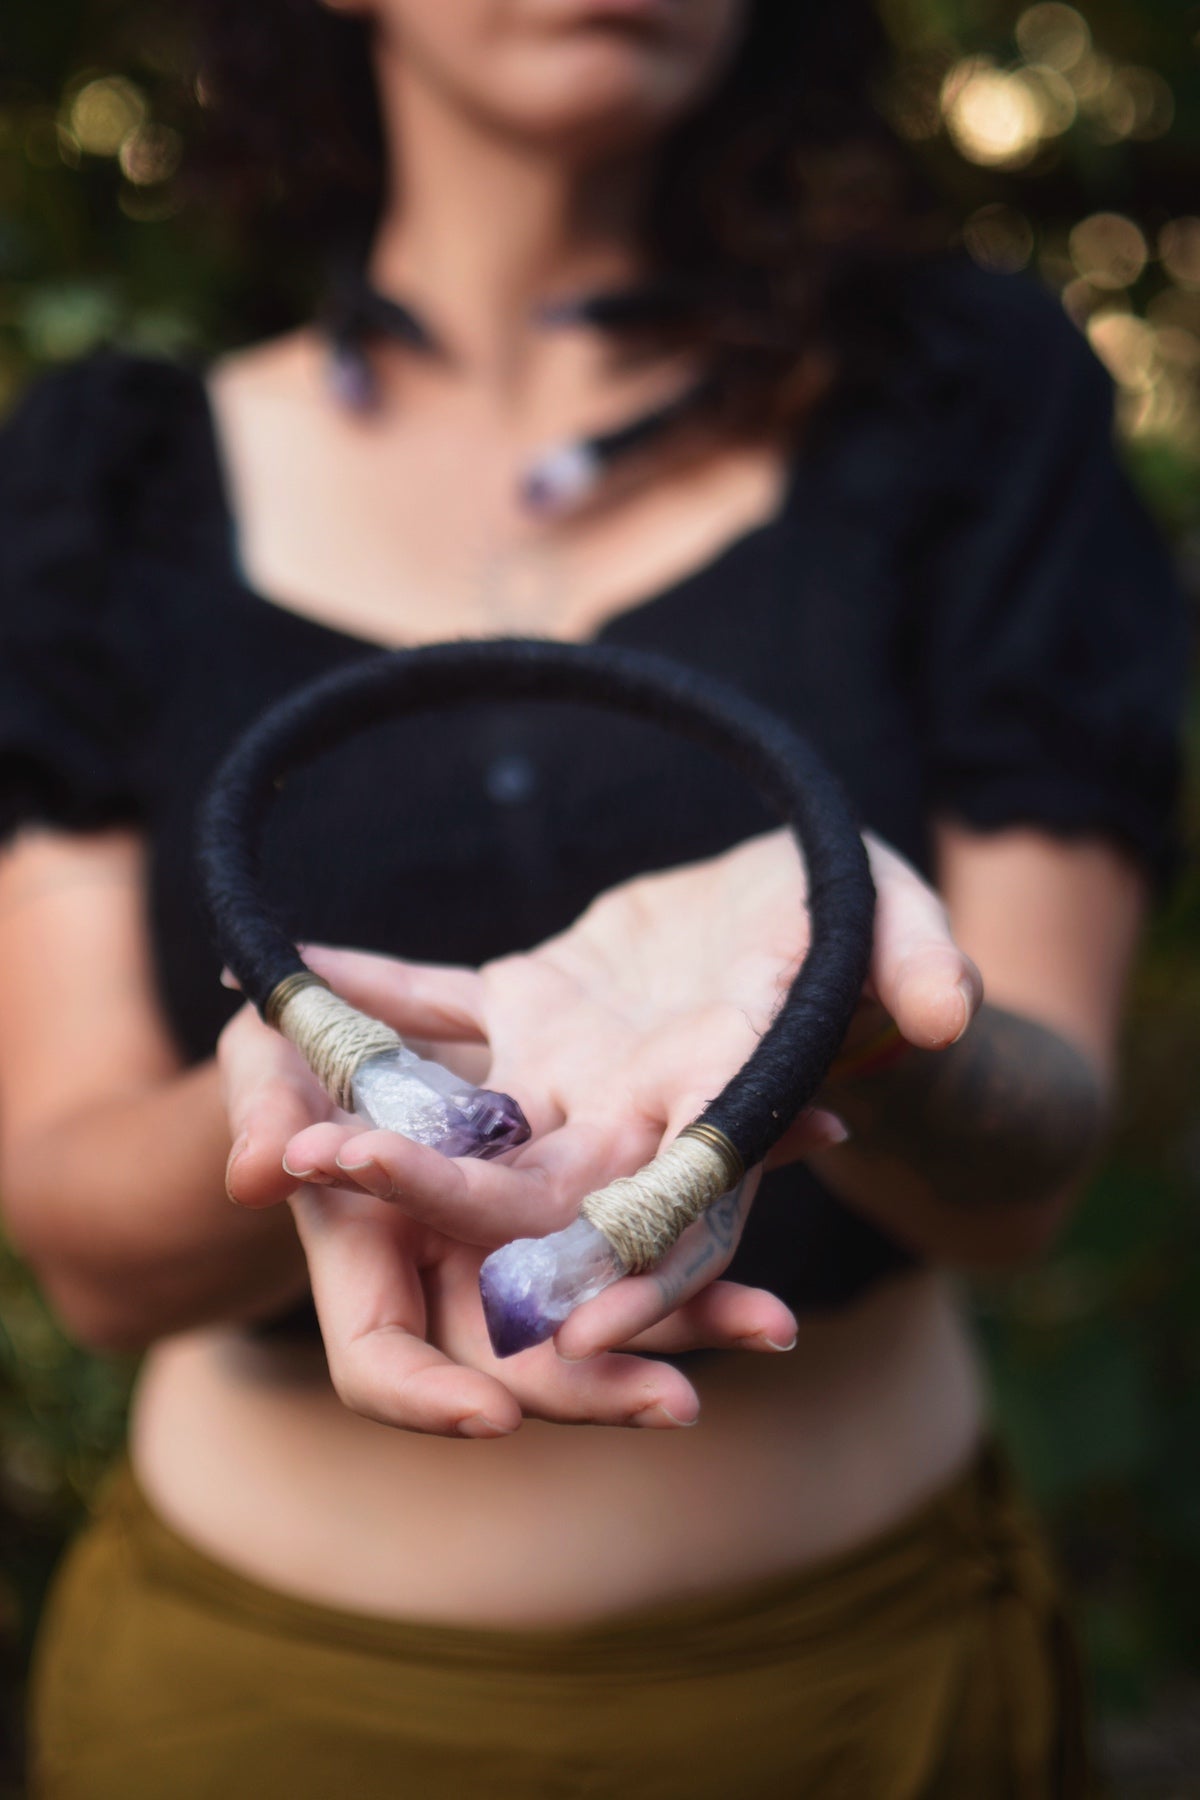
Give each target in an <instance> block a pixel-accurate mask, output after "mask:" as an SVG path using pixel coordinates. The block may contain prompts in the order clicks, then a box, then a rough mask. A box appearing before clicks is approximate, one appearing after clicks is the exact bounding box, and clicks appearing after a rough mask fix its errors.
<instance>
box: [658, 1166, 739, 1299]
mask: <svg viewBox="0 0 1200 1800" xmlns="http://www.w3.org/2000/svg"><path fill="white" fill-rule="evenodd" d="M747 1180H748V1177H747V1176H745V1175H743V1176H742V1179H741V1180H740V1181H739V1182H738V1184H737V1186H736V1187H734V1188H730V1190H729V1192H728V1193H727V1194H722V1195H721V1197H720V1199H719V1200H714V1201H713V1203H712V1205H711V1206H710V1207H709V1209H708V1211H707V1212H706V1213H705V1214H704V1215H703V1217H702V1218H700V1219H698V1220H697V1221H696V1227H695V1229H696V1230H697V1233H698V1236H697V1242H696V1246H695V1249H694V1250H693V1252H692V1254H691V1255H690V1256H689V1257H688V1258H687V1260H686V1262H685V1261H684V1260H683V1259H682V1258H680V1260H679V1266H678V1267H677V1268H676V1267H671V1266H668V1267H667V1268H666V1269H659V1270H655V1271H654V1280H655V1282H656V1284H657V1286H658V1291H659V1293H660V1294H661V1295H662V1298H663V1303H664V1305H667V1306H674V1305H675V1304H676V1302H677V1301H678V1299H679V1297H680V1295H681V1294H683V1293H684V1292H685V1291H686V1290H687V1289H688V1288H690V1287H692V1286H693V1285H694V1284H695V1282H696V1281H697V1279H698V1278H699V1277H700V1276H702V1275H704V1274H705V1272H706V1270H709V1269H711V1271H712V1274H711V1276H710V1277H709V1279H710V1280H715V1279H716V1277H717V1276H718V1275H719V1274H720V1273H721V1270H722V1269H723V1268H724V1267H725V1265H726V1264H727V1263H728V1261H729V1259H730V1257H731V1256H732V1254H733V1250H734V1247H735V1246H736V1244H737V1241H738V1237H739V1235H740V1232H741V1228H742V1224H743V1222H744V1219H745V1214H746V1212H747V1210H748V1208H749V1200H748V1198H747V1185H746V1184H747Z"/></svg>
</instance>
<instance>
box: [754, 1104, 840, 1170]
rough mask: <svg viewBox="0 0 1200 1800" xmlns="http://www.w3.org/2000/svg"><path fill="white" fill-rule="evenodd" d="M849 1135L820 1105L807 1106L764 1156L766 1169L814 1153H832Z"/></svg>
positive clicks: (832, 1114) (798, 1159)
mask: <svg viewBox="0 0 1200 1800" xmlns="http://www.w3.org/2000/svg"><path fill="white" fill-rule="evenodd" d="M849 1136H850V1132H849V1130H848V1128H847V1126H846V1123H845V1121H844V1120H842V1119H839V1117H838V1115H837V1114H836V1113H834V1112H830V1111H829V1110H828V1109H827V1108H826V1107H824V1106H810V1107H809V1108H808V1110H807V1111H806V1112H802V1113H801V1114H800V1117H799V1118H798V1119H797V1120H796V1122H795V1124H794V1125H791V1126H789V1128H788V1130H787V1131H785V1132H784V1134H783V1136H782V1137H781V1138H780V1140H779V1142H778V1143H777V1144H776V1145H775V1147H774V1149H773V1150H772V1151H771V1152H770V1153H769V1155H768V1156H767V1164H766V1166H767V1168H768V1169H782V1168H785V1167H786V1166H787V1164H788V1163H793V1162H800V1161H802V1160H803V1158H804V1157H806V1156H811V1155H812V1154H813V1152H814V1151H817V1150H836V1148H837V1146H838V1145H839V1144H844V1143H845V1142H846V1139H847V1138H848V1137H849Z"/></svg>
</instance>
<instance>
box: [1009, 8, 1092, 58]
mask: <svg viewBox="0 0 1200 1800" xmlns="http://www.w3.org/2000/svg"><path fill="white" fill-rule="evenodd" d="M1091 44H1092V34H1091V31H1090V29H1089V27H1088V23H1087V20H1086V19H1084V18H1083V16H1082V15H1081V14H1080V13H1077V12H1076V10H1075V8H1074V7H1073V6H1060V5H1057V4H1055V0H1049V3H1048V4H1046V5H1044V6H1031V7H1030V8H1029V9H1028V11H1027V12H1023V13H1022V14H1021V16H1020V18H1019V19H1018V20H1017V45H1018V47H1019V49H1020V50H1021V52H1022V54H1023V55H1024V56H1025V58H1026V59H1027V60H1028V61H1029V62H1031V63H1045V64H1046V66H1047V67H1048V68H1051V69H1057V70H1059V71H1060V72H1061V71H1064V70H1066V69H1073V68H1075V66H1076V64H1077V63H1079V61H1080V60H1081V59H1082V58H1083V57H1084V56H1085V55H1086V54H1087V52H1088V51H1089V50H1090V49H1091Z"/></svg>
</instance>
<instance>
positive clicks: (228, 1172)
mask: <svg viewBox="0 0 1200 1800" xmlns="http://www.w3.org/2000/svg"><path fill="white" fill-rule="evenodd" d="M249 1148H250V1134H249V1132H246V1131H243V1133H242V1135H241V1137H240V1138H237V1139H236V1140H235V1141H234V1144H233V1146H232V1148H231V1150H230V1152H229V1155H228V1156H227V1157H226V1159H225V1192H226V1193H227V1194H228V1195H229V1198H230V1199H231V1200H232V1201H233V1204H234V1205H235V1206H240V1205H241V1204H242V1203H241V1201H240V1200H239V1199H238V1197H237V1195H236V1194H235V1193H234V1191H233V1189H232V1187H231V1186H230V1183H231V1182H232V1180H233V1171H234V1166H235V1164H237V1163H238V1162H240V1161H241V1159H242V1157H243V1156H244V1155H245V1154H246V1152H247V1150H248V1149H249Z"/></svg>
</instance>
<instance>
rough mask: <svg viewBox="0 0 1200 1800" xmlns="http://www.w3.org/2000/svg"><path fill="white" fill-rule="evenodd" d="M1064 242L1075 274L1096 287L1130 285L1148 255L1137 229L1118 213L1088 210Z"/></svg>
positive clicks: (1144, 265) (1139, 230) (1130, 220)
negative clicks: (1074, 268) (1077, 273)
mask: <svg viewBox="0 0 1200 1800" xmlns="http://www.w3.org/2000/svg"><path fill="white" fill-rule="evenodd" d="M1067 242H1068V246H1069V249H1070V253H1071V261H1072V262H1073V263H1074V265H1075V267H1076V268H1077V269H1078V271H1079V273H1080V274H1081V275H1082V276H1084V277H1085V279H1086V280H1088V281H1090V282H1091V284H1092V286H1093V287H1098V288H1126V287H1132V286H1133V283H1134V282H1135V281H1136V280H1137V279H1138V277H1139V276H1140V275H1141V273H1142V271H1143V270H1144V268H1145V267H1146V264H1147V262H1148V261H1149V257H1150V250H1149V246H1148V245H1147V243H1146V239H1145V237H1144V236H1143V235H1142V232H1141V229H1140V228H1139V227H1138V226H1137V225H1135V224H1134V222H1133V220H1132V219H1127V218H1125V217H1124V215H1123V214H1122V213H1092V214H1091V216H1090V217H1089V218H1086V219H1081V220H1080V221H1079V223H1078V225H1076V226H1074V227H1073V228H1072V231H1071V234H1070V237H1069V238H1068V240H1067Z"/></svg>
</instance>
